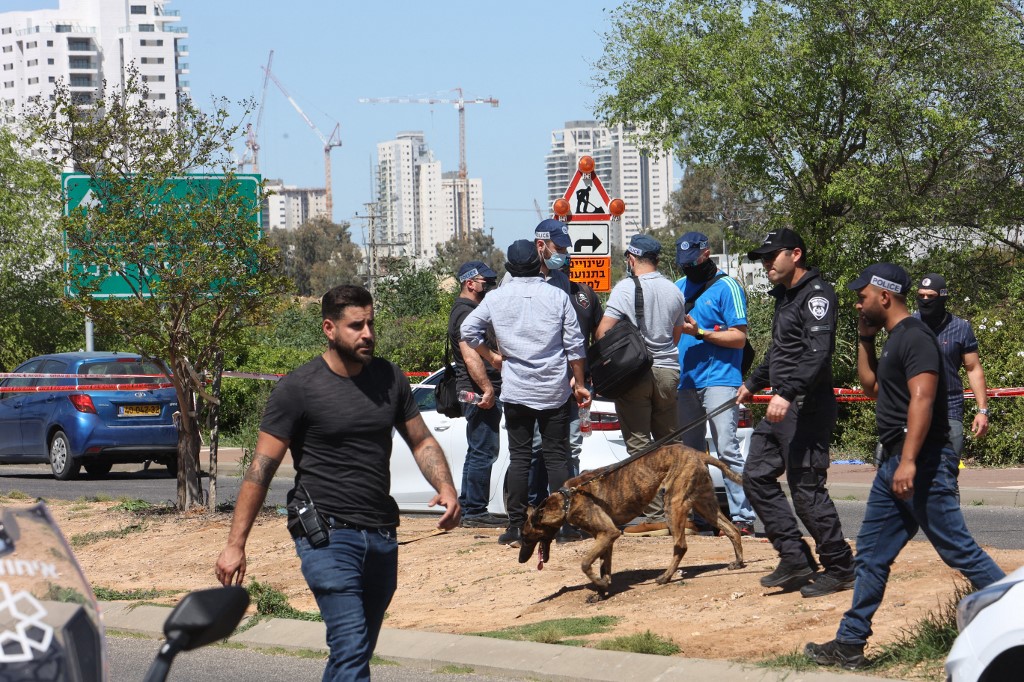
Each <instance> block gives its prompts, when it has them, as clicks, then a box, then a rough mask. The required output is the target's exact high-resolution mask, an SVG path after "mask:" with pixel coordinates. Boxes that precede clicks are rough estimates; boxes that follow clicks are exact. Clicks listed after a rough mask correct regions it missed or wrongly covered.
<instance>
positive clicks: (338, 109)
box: [0, 0, 617, 250]
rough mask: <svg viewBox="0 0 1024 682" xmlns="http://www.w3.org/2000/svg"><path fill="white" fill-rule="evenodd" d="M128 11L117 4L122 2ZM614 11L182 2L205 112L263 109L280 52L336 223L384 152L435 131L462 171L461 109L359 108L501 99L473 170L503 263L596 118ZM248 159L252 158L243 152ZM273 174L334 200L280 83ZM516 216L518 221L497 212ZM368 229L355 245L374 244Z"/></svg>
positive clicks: (361, 199)
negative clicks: (569, 141)
mask: <svg viewBox="0 0 1024 682" xmlns="http://www.w3.org/2000/svg"><path fill="white" fill-rule="evenodd" d="M116 1H119V0H116ZM616 5H617V3H615V2H614V0H592V1H586V0H567V1H564V2H557V1H555V2H552V1H551V0H515V1H514V2H491V1H483V0H476V1H469V0H432V1H428V2H422V1H421V2H399V1H396V0H378V1H376V2H366V1H361V2H350V1H347V0H346V1H341V0H337V1H330V2H328V1H326V0H320V1H312V0H292V1H291V2H270V1H268V0H247V1H243V0H174V2H172V3H171V4H170V5H169V6H168V9H170V10H179V11H180V12H181V24H182V25H184V26H187V27H188V30H189V38H188V40H187V44H188V46H189V52H190V54H189V56H188V57H187V58H186V60H185V61H187V62H188V64H189V66H190V69H191V73H190V74H189V75H188V76H186V78H187V79H188V80H189V82H190V85H191V89H192V95H193V98H194V99H195V100H196V101H197V102H198V103H199V104H200V105H207V104H208V103H209V102H210V96H211V95H213V94H216V95H224V96H227V97H229V98H231V99H233V100H237V99H240V98H243V97H255V98H256V99H257V100H258V99H259V95H260V90H261V88H262V83H263V76H262V70H261V67H262V66H263V65H264V64H266V61H267V55H268V52H269V51H270V50H271V49H273V50H274V63H273V72H274V74H275V75H276V76H277V77H278V78H279V79H280V81H281V83H282V84H283V85H284V86H285V87H286V88H287V89H288V90H289V92H290V93H291V95H292V96H293V97H294V98H295V100H296V101H297V102H298V103H299V105H300V106H301V107H302V108H303V110H304V111H305V112H306V113H307V115H309V117H310V118H311V119H312V120H313V122H314V123H316V125H317V126H318V127H319V128H320V129H321V130H322V131H323V132H324V134H325V135H329V134H330V132H331V130H332V129H333V128H334V124H335V122H340V123H341V137H342V142H343V146H342V147H341V148H339V149H335V150H334V152H333V156H332V164H333V166H332V171H333V176H334V177H333V186H334V219H335V220H338V221H342V220H349V219H351V217H352V216H353V215H354V214H355V213H356V212H359V213H360V214H363V213H364V206H363V204H364V203H365V202H368V201H370V200H371V189H370V183H371V181H370V178H371V166H372V164H373V163H374V162H375V160H376V144H377V143H378V142H380V141H383V140H388V139H393V138H394V136H395V135H396V133H398V132H399V131H404V130H422V131H423V132H424V133H425V134H426V138H427V142H428V144H429V145H430V147H431V149H433V151H434V153H435V156H436V157H437V158H438V159H439V160H440V161H441V162H442V166H443V168H444V170H446V171H447V170H453V171H454V170H457V169H458V114H457V113H456V111H455V109H454V107H452V106H448V105H423V104H404V105H395V104H388V105H382V104H374V105H371V104H359V103H358V102H357V100H358V99H359V98H360V97H389V96H390V97H394V96H418V97H446V96H450V95H453V94H454V93H450V92H449V90H450V89H451V88H454V87H456V86H461V87H462V88H463V90H464V92H465V94H466V95H467V96H470V95H472V96H480V97H494V98H497V99H498V100H500V106H499V107H498V108H492V107H491V106H489V105H469V106H467V107H466V146H467V167H468V169H469V173H470V176H471V177H479V178H482V179H483V185H484V203H485V223H486V227H488V228H492V227H493V228H494V232H493V234H494V239H495V243H496V244H497V246H498V247H499V248H501V249H503V250H504V249H505V248H506V247H507V246H508V244H509V243H510V242H511V241H513V240H514V239H517V238H520V237H523V236H527V235H529V234H530V233H531V232H532V229H533V227H534V226H535V225H536V223H537V216H536V213H535V212H534V210H533V200H534V199H536V200H537V201H538V202H540V204H541V206H542V208H543V209H544V210H548V208H549V207H548V206H547V200H546V189H545V177H544V156H545V154H546V153H547V152H548V149H549V144H550V133H551V131H552V130H553V129H556V128H561V127H563V126H564V124H565V122H566V121H568V120H573V119H589V118H592V117H593V105H594V102H595V101H596V98H597V95H596V92H595V90H594V89H593V88H592V86H591V83H592V81H593V75H594V69H593V63H594V62H595V61H596V60H597V59H598V58H599V57H600V56H601V54H602V52H603V33H604V31H605V29H606V27H607V26H608V13H607V11H606V10H605V9H603V8H605V7H614V6H616ZM56 6H57V1H56V0H52V1H50V2H47V1H46V0H0V10H5V9H35V8H38V7H56ZM239 142H240V143H239V151H238V153H239V154H241V153H242V151H243V148H242V145H241V141H239ZM260 144H261V151H260V166H261V172H262V174H263V175H264V176H265V177H280V178H282V179H284V180H285V182H286V183H288V184H293V185H300V186H318V185H319V186H322V185H323V152H322V145H321V143H320V141H319V139H318V138H317V137H316V135H315V134H314V133H313V131H312V130H310V129H309V128H308V127H307V125H306V124H305V122H303V120H302V119H301V118H300V117H299V115H298V114H297V113H296V112H295V111H294V109H292V107H291V105H290V104H288V102H287V100H285V98H284V96H283V95H282V94H281V92H280V91H278V90H277V89H276V88H275V87H274V85H273V83H271V84H270V87H269V89H268V92H267V99H266V108H265V110H264V115H263V128H262V132H261V139H260ZM499 209H518V210H499ZM359 225H360V223H358V222H353V225H352V232H353V238H354V239H355V240H356V241H357V242H361V241H362V236H361V232H360V230H359Z"/></svg>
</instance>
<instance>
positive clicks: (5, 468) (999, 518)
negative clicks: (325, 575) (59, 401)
mask: <svg viewBox="0 0 1024 682" xmlns="http://www.w3.org/2000/svg"><path fill="white" fill-rule="evenodd" d="M239 483H240V479H239V478H238V476H236V475H234V474H226V475H222V476H219V477H218V478H217V500H218V502H221V503H223V502H229V501H233V500H234V499H235V498H236V497H237V495H238V486H239ZM291 485H292V479H291V475H290V474H288V475H287V476H278V477H277V478H275V479H274V483H273V484H272V485H271V487H270V494H269V495H268V496H267V502H268V504H275V505H284V503H285V495H286V494H287V492H288V490H289V488H291ZM203 488H204V490H208V488H209V479H208V478H205V477H204V478H203ZM11 490H20V491H21V492H23V493H26V494H27V495H30V496H32V497H42V498H44V499H64V500H75V499H78V498H81V497H90V496H94V495H100V494H102V495H109V496H111V497H114V498H119V497H129V498H138V499H143V500H146V501H147V502H150V503H153V504H160V503H165V502H170V501H172V500H174V499H175V497H176V493H175V480H174V479H173V478H170V477H168V476H167V472H166V469H164V468H163V467H161V466H153V467H151V468H150V469H149V470H143V469H142V467H141V466H135V465H119V466H118V467H116V468H115V471H113V472H111V473H110V474H108V475H106V476H104V477H103V478H100V479H95V478H91V477H89V476H85V475H83V476H82V477H81V478H80V479H78V480H75V481H58V480H56V479H54V478H53V476H52V475H51V474H50V468H49V465H46V464H26V465H22V464H2V465H0V492H10V491H11ZM836 509H837V510H838V511H839V516H840V519H841V520H842V523H843V532H844V534H845V535H846V537H848V538H856V537H857V532H858V531H859V530H860V522H861V520H862V519H863V518H864V503H863V502H859V501H851V500H836ZM963 512H964V517H965V518H966V519H967V527H968V528H969V529H970V530H971V532H972V533H973V534H974V537H975V539H977V540H978V542H979V543H981V544H982V545H989V546H992V547H998V548H1000V549H1024V507H995V506H984V505H982V506H975V505H972V504H970V501H967V500H965V502H964V507H963ZM757 530H758V531H759V532H760V531H763V528H762V527H761V525H760V524H757ZM805 532H806V531H805ZM914 539H915V540H918V541H924V540H925V537H924V535H922V534H921V533H918V534H917V537H915V538H914Z"/></svg>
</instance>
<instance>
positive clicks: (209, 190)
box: [61, 173, 263, 299]
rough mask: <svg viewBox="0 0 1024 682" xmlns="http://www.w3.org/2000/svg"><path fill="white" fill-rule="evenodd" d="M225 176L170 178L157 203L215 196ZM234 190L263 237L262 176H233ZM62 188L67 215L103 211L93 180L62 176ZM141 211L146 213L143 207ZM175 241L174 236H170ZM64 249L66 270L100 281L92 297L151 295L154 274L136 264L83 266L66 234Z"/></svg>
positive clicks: (79, 175) (71, 291)
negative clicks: (69, 247) (74, 212)
mask: <svg viewBox="0 0 1024 682" xmlns="http://www.w3.org/2000/svg"><path fill="white" fill-rule="evenodd" d="M225 178H226V176H224V175H183V176H180V177H176V178H171V179H169V180H167V182H165V183H164V185H163V187H161V188H160V189H159V190H158V191H154V192H153V195H154V197H155V200H154V204H159V203H162V202H171V201H173V202H176V203H177V202H184V201H187V200H188V199H189V197H192V196H196V197H202V196H216V195H217V193H218V192H219V191H220V189H221V186H222V185H223V183H224V181H225ZM232 182H233V184H234V187H233V190H234V192H235V193H236V194H237V195H238V197H239V198H241V199H242V200H243V201H246V202H248V203H250V204H251V206H252V208H253V222H254V223H255V227H256V229H257V230H258V231H259V232H260V234H261V235H262V230H263V225H262V216H261V211H260V210H259V204H258V202H259V197H260V176H259V175H253V174H244V175H241V174H240V175H234V176H232ZM61 186H62V188H63V191H64V193H63V196H64V201H65V203H64V215H71V213H72V211H74V210H76V209H78V208H82V209H84V210H86V211H89V210H92V209H96V210H103V205H104V201H103V200H102V199H101V198H100V196H99V195H100V193H99V192H98V191H97V187H96V185H95V184H94V182H93V179H92V178H91V177H89V176H88V175H85V174H82V173H64V174H63V175H61ZM140 210H145V209H144V208H142V209H140ZM170 238H171V239H173V236H170ZM64 244H65V250H67V251H68V259H67V261H66V262H65V270H67V271H69V272H74V273H76V274H77V273H81V275H82V277H83V278H84V281H87V282H89V284H90V285H91V284H93V283H94V281H95V280H99V287H98V288H97V289H96V290H95V291H94V292H93V293H92V297H93V298H104V299H105V298H128V297H132V296H136V295H137V294H136V292H138V291H141V292H142V295H143V296H149V295H151V292H150V290H149V287H148V284H147V282H148V281H150V280H151V279H152V275H150V274H149V273H148V272H146V271H145V266H143V270H144V271H143V272H140V268H139V266H138V265H137V264H134V263H126V264H123V265H122V267H121V268H120V269H119V270H117V271H114V270H112V269H111V268H109V267H107V266H102V265H95V264H88V263H83V262H82V258H81V254H80V253H78V252H76V251H74V250H73V249H68V248H67V234H66V233H65V235H64ZM77 293H78V292H77V290H75V289H74V288H73V287H69V288H68V291H67V294H68V296H75V295H77Z"/></svg>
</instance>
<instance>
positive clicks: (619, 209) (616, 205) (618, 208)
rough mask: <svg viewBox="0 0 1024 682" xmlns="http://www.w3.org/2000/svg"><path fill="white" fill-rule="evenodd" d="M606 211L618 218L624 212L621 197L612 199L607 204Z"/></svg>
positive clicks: (624, 206)
mask: <svg viewBox="0 0 1024 682" xmlns="http://www.w3.org/2000/svg"><path fill="white" fill-rule="evenodd" d="M608 212H609V213H611V214H612V215H613V216H615V217H616V218H618V217H619V216H621V215H622V214H623V213H625V212H626V202H625V201H623V200H622V199H612V202H611V203H610V204H609V205H608Z"/></svg>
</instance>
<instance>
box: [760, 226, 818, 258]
mask: <svg viewBox="0 0 1024 682" xmlns="http://www.w3.org/2000/svg"><path fill="white" fill-rule="evenodd" d="M783 249H800V250H801V251H803V252H804V253H807V247H806V246H804V240H803V239H801V238H800V235H798V234H797V233H796V232H794V231H793V230H790V229H789V228H786V227H784V228H782V229H781V230H775V231H774V232H769V233H768V236H767V237H765V238H764V243H762V244H761V246H759V247H757V248H756V249H754V250H753V251H750V252H749V253H747V258H749V259H750V260H760V259H761V258H762V257H763V256H767V255H768V254H770V253H775V252H776V251H782V250H783Z"/></svg>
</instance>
